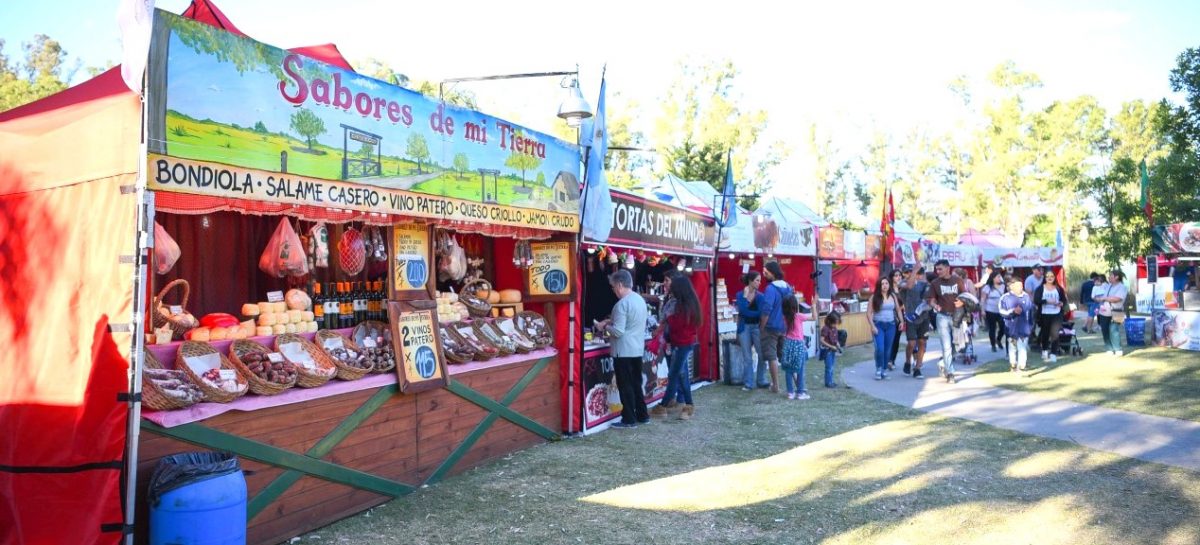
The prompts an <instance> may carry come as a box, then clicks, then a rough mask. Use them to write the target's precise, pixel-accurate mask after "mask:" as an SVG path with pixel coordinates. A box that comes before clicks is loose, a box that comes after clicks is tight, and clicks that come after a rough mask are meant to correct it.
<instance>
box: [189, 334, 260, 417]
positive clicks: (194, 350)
mask: <svg viewBox="0 0 1200 545" xmlns="http://www.w3.org/2000/svg"><path fill="white" fill-rule="evenodd" d="M205 354H217V355H218V356H221V369H228V370H230V371H233V372H235V373H237V370H236V369H234V368H233V364H231V363H229V358H226V357H225V355H224V354H222V353H220V352H219V351H217V349H216V348H213V347H212V345H210V344H208V343H206V342H203V341H184V342H183V344H181V345H179V353H178V354H176V355H175V368H176V369H179V370H182V371H183V374H185V375H187V377H188V378H189V379H191V380H192V383H194V384H195V385H196V386H197V387H199V388H200V391H201V392H204V400H205V401H211V402H213V403H229V402H230V401H233V400H235V399H237V398H239V397H242V396H244V395H246V392H248V391H250V384H249V383H248V382H246V378H245V377H243V376H242V374H241V373H237V379H236V380H237V383H238V384H239V385H241V386H242V388H241V389H239V390H238V391H236V392H229V391H226V390H222V389H220V388H214V387H212V386H209V384H208V383H207V382H205V381H204V379H202V378H200V377H199V376H198V375H196V373H195V372H194V371H192V368H191V366H189V365H188V364H187V361H185V360H186V358H191V357H196V356H203V355H205Z"/></svg>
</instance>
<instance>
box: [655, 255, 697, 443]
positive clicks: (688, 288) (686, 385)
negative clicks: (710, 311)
mask: <svg viewBox="0 0 1200 545" xmlns="http://www.w3.org/2000/svg"><path fill="white" fill-rule="evenodd" d="M671 298H672V299H673V300H674V302H675V304H674V308H672V309H671V313H670V314H669V315H667V342H668V343H670V345H671V359H670V363H669V364H668V366H667V369H668V371H667V394H666V396H664V397H663V403H665V404H670V403H671V402H673V401H677V402H678V403H680V404H682V405H683V409H682V410H681V411H680V412H679V419H680V420H688V419H691V418H692V415H693V414H695V412H696V408H695V406H694V405H693V404H692V381H691V377H690V376H689V373H688V365H687V362H688V357H689V356H691V355H692V353H694V352H695V351H696V347H697V346H698V340H699V337H700V324H701V320H702V318H701V316H700V298H699V297H697V296H696V289H695V288H693V287H692V282H691V280H689V279H687V278H680V279H676V280H675V281H674V282H671Z"/></svg>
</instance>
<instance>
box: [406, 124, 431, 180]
mask: <svg viewBox="0 0 1200 545" xmlns="http://www.w3.org/2000/svg"><path fill="white" fill-rule="evenodd" d="M404 153H405V154H407V155H408V157H409V158H411V159H412V160H413V161H416V162H417V174H421V173H422V172H421V164H422V163H423V162H424V161H425V160H426V159H429V144H427V143H425V137H424V136H422V135H420V134H417V133H413V134H410V135H408V147H407V148H406V149H405V151H404Z"/></svg>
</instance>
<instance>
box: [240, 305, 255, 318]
mask: <svg viewBox="0 0 1200 545" xmlns="http://www.w3.org/2000/svg"><path fill="white" fill-rule="evenodd" d="M258 315H259V311H258V305H256V304H254V303H246V304H244V305H242V316H258Z"/></svg>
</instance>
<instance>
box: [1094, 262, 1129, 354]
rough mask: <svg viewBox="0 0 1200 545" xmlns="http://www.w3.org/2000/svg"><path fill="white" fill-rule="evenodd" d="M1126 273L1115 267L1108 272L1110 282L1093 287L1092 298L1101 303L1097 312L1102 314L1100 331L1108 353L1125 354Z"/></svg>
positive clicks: (1127, 293) (1127, 290) (1127, 291)
mask: <svg viewBox="0 0 1200 545" xmlns="http://www.w3.org/2000/svg"><path fill="white" fill-rule="evenodd" d="M1124 281H1125V273H1123V272H1121V271H1120V270H1119V269H1113V270H1112V271H1111V272H1109V273H1108V283H1107V284H1101V285H1099V286H1096V287H1095V288H1093V289H1092V299H1093V300H1095V301H1096V302H1097V303H1099V304H1100V309H1099V310H1098V311H1097V313H1098V314H1099V315H1100V316H1099V317H1098V318H1097V321H1099V322H1100V333H1101V334H1103V335H1104V345H1105V346H1106V347H1108V353H1109V354H1113V355H1116V356H1123V355H1125V353H1124V352H1123V351H1122V350H1121V324H1122V323H1125V299H1126V297H1128V296H1129V289H1128V288H1126V287H1125V284H1124Z"/></svg>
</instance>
